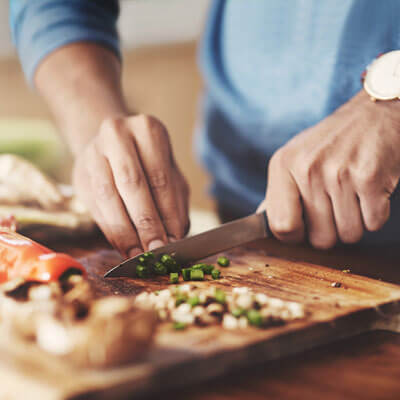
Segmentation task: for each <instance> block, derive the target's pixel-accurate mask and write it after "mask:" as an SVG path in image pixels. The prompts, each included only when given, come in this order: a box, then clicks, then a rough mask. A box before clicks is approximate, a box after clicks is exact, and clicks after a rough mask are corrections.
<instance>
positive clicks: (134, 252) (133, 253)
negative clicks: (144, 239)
mask: <svg viewBox="0 0 400 400" xmlns="http://www.w3.org/2000/svg"><path fill="white" fill-rule="evenodd" d="M140 253H143V250H142V249H140V248H139V247H134V248H133V249H130V250H129V252H128V255H129V258H132V257H135V256H137V255H138V254H140Z"/></svg>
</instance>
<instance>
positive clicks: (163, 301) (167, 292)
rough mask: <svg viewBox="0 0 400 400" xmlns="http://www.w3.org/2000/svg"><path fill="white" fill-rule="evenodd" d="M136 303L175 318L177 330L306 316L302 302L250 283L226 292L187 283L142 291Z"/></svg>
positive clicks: (277, 322)
mask: <svg viewBox="0 0 400 400" xmlns="http://www.w3.org/2000/svg"><path fill="white" fill-rule="evenodd" d="M135 304H136V305H138V306H140V307H144V308H148V309H154V310H156V311H157V313H158V317H159V319H160V320H161V321H169V322H172V323H173V327H174V328H175V329H176V330H183V329H184V328H185V327H186V326H188V325H198V326H208V325H217V324H222V326H223V327H224V328H226V329H243V328H247V327H248V326H250V325H251V326H255V327H258V328H268V327H270V326H275V325H281V324H284V323H286V322H289V321H293V320H297V319H302V318H305V317H306V316H307V312H306V310H305V308H304V306H303V305H302V304H300V303H296V302H291V301H284V300H281V299H277V298H273V297H269V296H267V295H265V294H264V293H257V292H253V291H252V290H251V289H249V288H247V287H235V288H233V289H232V292H226V291H224V290H222V289H220V288H217V287H208V288H200V287H197V286H195V285H191V284H184V285H181V286H173V287H170V288H168V289H164V290H161V291H156V292H151V293H149V292H142V293H141V294H139V295H138V296H137V297H136V299H135Z"/></svg>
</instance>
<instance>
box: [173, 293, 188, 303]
mask: <svg viewBox="0 0 400 400" xmlns="http://www.w3.org/2000/svg"><path fill="white" fill-rule="evenodd" d="M175 296H176V297H175V305H176V306H179V305H180V304H182V303H185V302H186V300H187V299H188V298H187V295H186V294H185V293H180V292H177V293H176V294H175Z"/></svg>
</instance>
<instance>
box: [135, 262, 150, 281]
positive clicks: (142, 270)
mask: <svg viewBox="0 0 400 400" xmlns="http://www.w3.org/2000/svg"><path fill="white" fill-rule="evenodd" d="M136 275H137V276H138V277H139V278H143V279H144V278H147V277H148V276H149V271H148V269H147V267H146V266H145V265H141V264H138V265H136Z"/></svg>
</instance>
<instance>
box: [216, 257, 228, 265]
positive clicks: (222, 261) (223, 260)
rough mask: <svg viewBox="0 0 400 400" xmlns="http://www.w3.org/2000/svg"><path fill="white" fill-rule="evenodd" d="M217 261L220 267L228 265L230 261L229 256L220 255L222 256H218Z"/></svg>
mask: <svg viewBox="0 0 400 400" xmlns="http://www.w3.org/2000/svg"><path fill="white" fill-rule="evenodd" d="M217 263H218V264H219V265H220V266H221V267H229V264H230V261H229V258H227V257H224V256H222V257H218V260H217Z"/></svg>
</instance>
